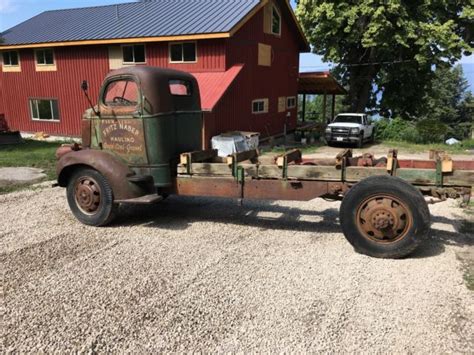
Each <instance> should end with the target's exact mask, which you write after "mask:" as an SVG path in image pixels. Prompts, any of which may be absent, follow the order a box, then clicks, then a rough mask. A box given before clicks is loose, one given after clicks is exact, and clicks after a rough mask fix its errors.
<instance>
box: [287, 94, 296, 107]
mask: <svg viewBox="0 0 474 355" xmlns="http://www.w3.org/2000/svg"><path fill="white" fill-rule="evenodd" d="M295 107H296V97H294V96H290V97H287V98H286V108H288V109H289V108H295Z"/></svg>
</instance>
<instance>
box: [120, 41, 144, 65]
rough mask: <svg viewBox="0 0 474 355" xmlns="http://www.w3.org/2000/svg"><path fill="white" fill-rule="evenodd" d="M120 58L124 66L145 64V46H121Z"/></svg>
mask: <svg viewBox="0 0 474 355" xmlns="http://www.w3.org/2000/svg"><path fill="white" fill-rule="evenodd" d="M122 58H123V63H124V64H140V63H145V62H146V60H145V45H144V44H134V45H127V46H122Z"/></svg>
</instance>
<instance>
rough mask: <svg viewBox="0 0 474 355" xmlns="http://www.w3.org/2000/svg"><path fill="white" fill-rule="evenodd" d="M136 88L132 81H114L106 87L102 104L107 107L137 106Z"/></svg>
mask: <svg viewBox="0 0 474 355" xmlns="http://www.w3.org/2000/svg"><path fill="white" fill-rule="evenodd" d="M138 95H139V94H138V86H137V83H136V82H135V81H133V80H130V79H129V80H115V81H112V82H111V83H109V84H108V85H107V88H106V89H105V94H104V103H105V104H106V105H107V106H137V105H138Z"/></svg>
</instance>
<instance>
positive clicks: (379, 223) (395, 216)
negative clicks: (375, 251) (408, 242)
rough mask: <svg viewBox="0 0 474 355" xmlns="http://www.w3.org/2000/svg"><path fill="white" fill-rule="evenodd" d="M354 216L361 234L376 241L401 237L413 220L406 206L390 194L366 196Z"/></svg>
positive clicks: (394, 240) (387, 240)
mask: <svg viewBox="0 0 474 355" xmlns="http://www.w3.org/2000/svg"><path fill="white" fill-rule="evenodd" d="M356 218H357V221H356V223H357V227H358V228H359V231H360V232H361V233H362V235H363V236H364V237H365V238H367V239H369V240H372V241H375V242H377V243H394V242H396V241H399V240H400V239H403V238H404V237H405V236H406V235H407V234H408V231H409V229H410V227H411V225H412V221H413V216H412V214H411V212H410V210H409V209H408V207H407V206H406V205H405V204H404V203H403V202H402V201H400V199H398V198H396V197H394V196H390V195H376V196H372V197H369V198H367V199H366V200H365V201H364V202H362V203H361V204H360V205H359V208H358V210H357V214H356Z"/></svg>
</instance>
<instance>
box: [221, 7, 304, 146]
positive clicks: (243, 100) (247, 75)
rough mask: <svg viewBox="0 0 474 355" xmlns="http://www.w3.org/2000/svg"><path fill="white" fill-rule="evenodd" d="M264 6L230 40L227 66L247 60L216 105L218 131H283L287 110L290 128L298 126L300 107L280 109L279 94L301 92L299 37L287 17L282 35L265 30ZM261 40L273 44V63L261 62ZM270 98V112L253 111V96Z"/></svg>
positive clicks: (285, 94) (280, 95)
mask: <svg viewBox="0 0 474 355" xmlns="http://www.w3.org/2000/svg"><path fill="white" fill-rule="evenodd" d="M263 16H264V15H263V9H262V10H261V11H259V13H257V14H256V15H255V16H254V17H253V18H252V19H251V20H250V21H249V22H248V23H247V24H246V25H245V26H244V27H243V28H242V29H240V30H239V31H238V32H237V33H236V35H235V36H234V37H232V38H230V39H229V40H227V52H226V53H227V66H228V67H230V66H232V65H234V64H236V63H245V67H244V69H243V71H242V73H240V75H239V77H238V78H237V80H236V82H235V83H234V84H233V85H232V87H231V89H230V90H229V91H228V93H227V95H226V96H225V97H224V99H223V100H222V101H221V102H220V103H219V104H218V107H217V108H216V109H215V116H216V131H217V132H222V131H227V130H235V129H239V130H248V131H257V132H261V134H262V136H263V137H265V136H267V135H268V134H277V133H282V132H283V129H284V124H285V121H287V118H286V114H287V112H288V111H289V112H290V113H291V117H290V119H288V121H287V123H288V129H291V128H295V127H296V120H297V117H296V116H297V114H296V113H297V109H296V108H295V109H291V110H285V112H282V113H278V97H282V96H285V97H288V96H297V92H298V72H299V49H298V44H297V41H296V37H295V34H294V32H292V29H290V26H289V25H288V22H287V20H285V17H283V21H282V32H281V37H276V36H273V35H269V34H265V33H264V32H263ZM258 43H264V44H267V45H271V46H272V50H273V63H272V65H271V67H264V66H259V65H258ZM259 98H268V99H269V112H268V113H266V114H257V115H255V114H252V112H251V103H252V100H255V99H259Z"/></svg>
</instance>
